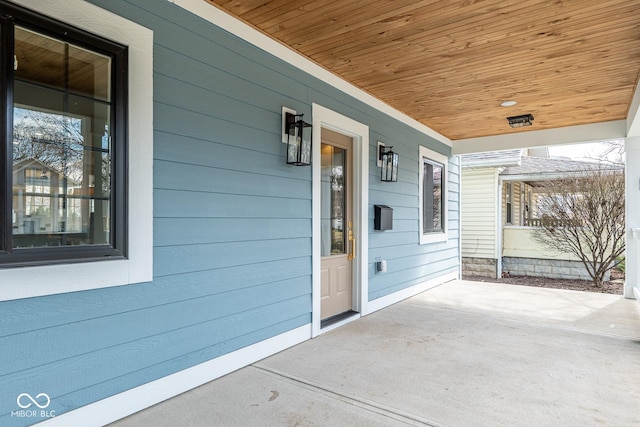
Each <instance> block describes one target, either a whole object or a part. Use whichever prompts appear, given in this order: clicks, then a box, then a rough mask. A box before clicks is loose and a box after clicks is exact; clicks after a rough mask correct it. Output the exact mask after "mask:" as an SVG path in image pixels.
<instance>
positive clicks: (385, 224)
mask: <svg viewBox="0 0 640 427" xmlns="http://www.w3.org/2000/svg"><path fill="white" fill-rule="evenodd" d="M373 212H374V216H373V229H374V230H380V231H384V230H392V229H393V209H392V208H390V207H389V206H386V205H373Z"/></svg>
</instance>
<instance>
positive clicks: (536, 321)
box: [114, 281, 640, 427]
mask: <svg viewBox="0 0 640 427" xmlns="http://www.w3.org/2000/svg"><path fill="white" fill-rule="evenodd" d="M639 408H640V304H638V302H637V301H634V300H627V299H624V298H622V297H621V296H616V295H605V294H597V293H586V292H574V291H564V290H556V289H540V288H531V287H521V286H514V285H504V284H493V283H478V282H468V281H454V282H449V283H447V284H445V285H442V286H439V287H437V288H434V289H431V290H429V291H426V292H424V293H422V294H420V295H417V296H415V297H412V298H409V299H407V300H405V301H402V302H400V303H398V304H395V305H394V306H391V307H388V308H386V309H384V310H380V311H378V312H376V313H373V314H371V315H369V316H366V317H363V318H361V319H359V320H357V321H354V322H351V323H349V324H347V325H345V326H343V327H340V328H338V329H335V330H333V331H330V332H327V333H325V334H323V335H321V336H319V337H317V338H315V339H313V340H309V341H306V342H304V343H302V344H300V345H297V346H295V347H293V348H290V349H288V350H285V351H283V352H281V353H278V354H276V355H274V356H272V357H269V358H267V359H264V360H262V361H260V362H258V363H255V364H253V365H251V366H248V367H246V368H243V369H240V370H238V371H236V372H234V373H231V374H229V375H227V376H225V377H222V378H219V379H218V380H216V381H213V382H210V383H208V384H205V385H203V386H201V387H199V388H197V389H194V390H192V391H189V392H187V393H184V394H182V395H180V396H177V397H175V398H173V399H170V400H168V401H166V402H163V403H161V404H158V405H156V406H154V407H151V408H149V409H147V410H144V411H142V412H139V413H137V414H134V415H132V416H130V417H127V418H125V419H123V420H120V421H118V422H117V423H115V424H114V426H118V427H127V426H136V427H139V426H154V427H155V426H176V425H185V426H308V425H310V426H375V425H378V426H392V425H428V426H563V427H567V426H580V427H584V426H601V425H605V426H632V425H640V409H639Z"/></svg>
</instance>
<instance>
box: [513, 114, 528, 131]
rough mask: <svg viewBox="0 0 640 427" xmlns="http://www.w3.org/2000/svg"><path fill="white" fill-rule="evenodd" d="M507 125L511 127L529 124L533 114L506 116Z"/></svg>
mask: <svg viewBox="0 0 640 427" xmlns="http://www.w3.org/2000/svg"><path fill="white" fill-rule="evenodd" d="M507 121H508V122H509V126H511V127H512V128H521V127H524V126H531V125H532V124H533V123H531V122H533V116H532V115H531V114H523V115H521V116H511V117H507Z"/></svg>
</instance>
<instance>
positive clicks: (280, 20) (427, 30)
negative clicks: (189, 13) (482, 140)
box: [207, 0, 640, 140]
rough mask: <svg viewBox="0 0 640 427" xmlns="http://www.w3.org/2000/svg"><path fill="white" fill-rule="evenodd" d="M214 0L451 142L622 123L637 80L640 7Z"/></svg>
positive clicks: (601, 0) (594, 0)
mask: <svg viewBox="0 0 640 427" xmlns="http://www.w3.org/2000/svg"><path fill="white" fill-rule="evenodd" d="M207 1H209V2H210V3H212V4H213V5H215V6H217V7H219V8H221V9H223V10H226V11H227V12H229V13H231V14H232V15H235V16H236V17H238V18H240V19H241V20H243V21H245V22H246V23H249V24H250V25H253V26H254V27H255V28H257V29H259V30H260V31H262V32H264V33H265V34H267V35H269V36H270V37H272V38H274V39H276V40H278V41H280V42H282V43H284V44H285V45H288V46H289V47H291V48H293V49H295V50H296V51H298V52H299V53H301V54H303V55H305V56H307V57H308V58H310V59H312V60H313V61H315V62H316V63H318V64H320V65H322V66H323V67H325V68H327V69H328V70H330V71H332V72H333V73H335V74H337V75H339V76H341V77H342V78H344V79H345V80H347V81H349V82H351V83H352V84H354V85H356V86H358V87H360V88H361V89H363V90H365V91H367V92H369V93H370V94H372V95H373V96H375V97H377V98H379V99H381V100H383V101H384V102H386V103H388V104H390V105H392V106H393V107H395V108H396V109H398V110H400V111H402V112H404V113H405V114H407V115H409V116H411V117H413V118H414V119H416V120H418V121H420V122H422V123H424V124H425V125H427V126H429V127H430V128H432V129H434V130H436V131H438V132H440V133H441V134H443V135H445V136H447V137H449V138H450V139H453V140H456V139H463V138H472V137H479V136H490V135H500V134H506V133H511V132H523V131H529V130H541V129H550V128H557V127H563V126H571V125H580V124H588V123H597V122H606V121H610V120H620V119H625V118H626V116H627V112H628V109H629V106H630V103H631V99H632V96H633V93H634V89H635V85H636V83H637V82H638V77H639V76H640V1H638V0H580V1H578V0H412V1H410V0H299V1H291V0H207ZM507 100H515V101H517V104H516V105H515V106H512V107H502V106H501V103H502V102H503V101H507ZM527 113H531V114H533V116H534V118H535V119H534V121H533V126H530V127H525V128H520V129H512V128H510V127H509V126H508V123H507V120H506V117H507V116H513V115H520V114H527Z"/></svg>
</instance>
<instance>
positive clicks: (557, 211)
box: [534, 165, 625, 287]
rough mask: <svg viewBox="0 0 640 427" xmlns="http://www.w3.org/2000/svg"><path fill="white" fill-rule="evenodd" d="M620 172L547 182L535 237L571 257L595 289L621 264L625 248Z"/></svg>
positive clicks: (588, 171)
mask: <svg viewBox="0 0 640 427" xmlns="http://www.w3.org/2000/svg"><path fill="white" fill-rule="evenodd" d="M624 185H625V184H624V172H623V171H622V170H621V168H620V167H611V166H610V165H602V166H600V167H593V168H585V169H584V170H583V171H582V172H580V173H579V174H577V175H574V176H572V177H571V178H567V179H557V180H553V181H549V182H547V183H546V185H545V189H544V197H541V198H540V201H539V210H540V211H541V212H542V213H543V221H542V226H541V227H540V228H539V229H537V230H536V231H535V233H534V238H535V240H536V241H538V242H539V243H540V244H541V245H543V246H544V247H546V248H547V249H550V250H553V251H558V252H565V253H570V254H573V255H575V256H576V257H577V258H578V259H579V260H580V261H581V262H582V264H583V265H584V267H585V268H586V269H587V272H588V273H589V276H590V277H591V278H592V279H593V282H594V284H595V286H597V287H601V286H602V284H603V282H604V278H605V275H606V273H607V271H608V270H609V269H610V268H612V267H614V266H615V265H617V263H618V262H620V256H621V255H622V254H623V253H624V248H625V240H624V235H625V226H624V220H625V217H624V196H625V188H624Z"/></svg>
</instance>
